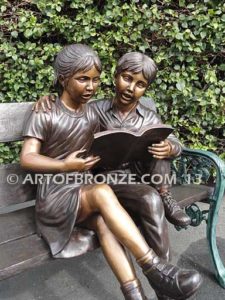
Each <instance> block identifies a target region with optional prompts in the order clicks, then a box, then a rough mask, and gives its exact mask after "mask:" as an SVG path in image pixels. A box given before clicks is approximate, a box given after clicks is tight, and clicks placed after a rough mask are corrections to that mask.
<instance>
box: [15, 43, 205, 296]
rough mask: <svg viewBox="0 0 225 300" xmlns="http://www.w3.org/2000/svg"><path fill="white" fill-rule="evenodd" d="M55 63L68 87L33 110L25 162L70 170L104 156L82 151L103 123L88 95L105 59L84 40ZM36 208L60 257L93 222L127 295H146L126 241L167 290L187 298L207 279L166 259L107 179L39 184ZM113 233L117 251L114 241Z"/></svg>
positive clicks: (59, 78)
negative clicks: (75, 233)
mask: <svg viewBox="0 0 225 300" xmlns="http://www.w3.org/2000/svg"><path fill="white" fill-rule="evenodd" d="M55 68H56V71H57V72H56V74H57V83H58V84H60V86H61V88H62V94H61V95H60V99H57V101H56V103H55V105H54V107H53V109H52V111H51V113H50V114H49V115H48V116H47V115H46V114H44V113H41V114H35V113H33V114H31V116H30V119H29V120H28V122H27V123H26V126H25V130H24V136H25V137H26V139H25V142H24V146H23V150H22V154H21V164H22V166H23V167H25V168H27V169H31V170H34V171H36V172H37V171H42V172H50V173H62V172H63V173H65V174H64V175H65V176H66V172H86V171H88V170H89V169H90V168H91V167H93V166H94V164H95V163H96V162H97V161H98V160H99V157H92V156H90V157H87V158H85V159H84V158H77V156H78V154H80V153H81V151H83V150H81V149H84V148H85V149H88V147H90V143H91V141H92V138H93V132H94V131H96V130H98V121H97V113H96V111H95V110H93V109H92V108H91V106H87V105H85V104H84V103H85V102H87V101H88V100H89V99H90V98H91V96H92V95H93V94H94V92H95V90H96V88H97V85H98V81H99V75H100V70H101V67H100V61H99V59H98V57H97V56H96V54H94V52H93V51H92V50H91V49H90V48H88V47H87V46H84V45H79V44H78V45H71V46H68V47H65V48H64V49H63V50H62V51H61V52H60V53H59V55H58V56H57V59H56V64H55ZM142 76H143V75H142ZM143 78H144V77H143ZM144 81H146V80H145V79H144ZM144 81H143V82H144ZM145 89H146V87H144V90H145ZM125 98H129V97H126V96H125ZM125 100H126V99H125ZM68 137H70V139H69V142H68ZM36 216H37V224H38V229H39V231H40V233H41V235H42V236H43V238H44V239H45V240H46V241H47V242H48V244H49V246H50V248H51V251H52V254H53V256H55V257H57V256H58V255H59V257H60V253H63V251H64V253H63V254H66V253H65V252H66V250H67V249H69V248H70V247H69V244H72V245H74V246H75V243H74V241H72V240H70V237H71V232H72V228H73V226H74V225H75V224H82V225H83V226H85V227H87V228H91V229H94V230H95V231H96V232H97V234H98V237H99V240H100V243H101V246H102V249H103V252H104V254H105V256H106V258H107V260H108V262H109V264H110V266H111V268H112V270H113V271H114V273H115V274H116V276H117V278H118V279H119V281H120V283H121V286H122V290H123V292H124V295H125V298H126V299H145V296H144V295H143V291H142V290H141V287H140V285H139V283H138V282H137V279H136V278H135V274H134V273H133V268H132V266H131V265H130V263H129V261H128V260H127V258H126V255H125V252H124V250H123V247H122V246H121V244H123V245H124V246H126V247H127V248H128V250H129V251H130V252H131V253H132V254H133V255H134V257H135V258H136V260H137V262H138V263H139V265H140V266H141V267H142V269H143V271H144V273H145V275H146V277H147V278H148V280H149V282H150V284H151V285H152V286H153V288H154V289H155V290H156V292H157V291H159V289H160V290H161V292H162V294H163V295H165V297H167V296H168V297H172V298H174V299H186V298H187V297H189V296H190V295H192V294H193V293H194V292H195V291H196V290H197V289H198V287H199V285H200V283H201V277H200V275H199V274H198V273H197V272H195V271H187V270H181V269H179V268H177V267H175V266H173V265H170V264H167V263H165V264H163V263H162V262H161V261H160V258H159V257H158V256H157V255H156V254H155V253H154V251H153V250H151V249H150V248H149V246H148V244H147V243H146V242H145V241H144V239H143V238H142V236H141V235H140V233H139V231H138V229H137V228H136V226H135V224H134V223H133V221H132V220H131V218H130V217H129V215H128V214H127V213H126V211H125V210H124V209H123V208H122V207H121V205H120V204H119V202H118V200H117V198H116V197H115V195H114V194H113V192H112V190H111V189H110V188H109V187H108V186H107V185H105V184H102V185H77V184H74V183H72V184H67V185H65V184H62V185H56V184H54V183H53V182H50V185H46V184H45V183H44V184H43V185H39V187H38V194H37V205H36ZM109 240H110V244H111V245H112V244H113V245H114V248H115V249H116V250H117V251H116V253H115V251H112V248H111V247H109ZM118 241H120V243H121V244H120V243H119V242H118ZM115 254H116V255H115ZM61 257H62V256H61ZM132 293H133V296H132V295H131V294H132ZM163 297H164V296H163Z"/></svg>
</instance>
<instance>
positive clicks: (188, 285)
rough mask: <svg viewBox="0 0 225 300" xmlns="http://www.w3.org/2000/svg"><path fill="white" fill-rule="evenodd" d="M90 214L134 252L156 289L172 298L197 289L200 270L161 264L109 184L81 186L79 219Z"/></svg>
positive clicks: (177, 297) (186, 294)
mask: <svg viewBox="0 0 225 300" xmlns="http://www.w3.org/2000/svg"><path fill="white" fill-rule="evenodd" d="M93 213H99V214H100V215H101V216H102V217H103V219H104V221H105V223H106V224H107V226H108V228H109V229H110V231H112V233H113V234H114V235H115V237H116V238H117V239H118V240H119V241H120V242H121V243H122V244H123V245H124V246H126V247H127V248H128V249H129V251H130V252H131V253H132V254H133V255H134V257H135V258H136V259H137V261H138V263H139V265H140V266H141V267H142V269H143V271H144V274H145V275H146V277H147V278H148V280H149V282H150V284H151V285H152V286H153V288H154V289H155V290H156V291H157V290H160V291H161V293H162V294H164V295H166V296H168V297H171V298H173V299H186V298H187V297H190V296H191V295H192V294H194V293H195V292H196V290H197V289H198V287H199V286H200V284H201V277H200V275H199V273H198V272H196V271H189V270H182V269H180V268H178V267H175V266H173V265H171V264H166V263H165V264H163V263H161V262H160V259H159V257H158V256H157V255H156V254H155V253H154V251H153V250H152V249H150V248H149V247H148V245H147V243H146V242H145V240H144V239H143V237H142V236H141V234H140V232H139V230H138V229H137V227H136V225H135V224H134V222H133V221H132V219H131V218H130V216H129V215H128V214H127V212H126V211H125V210H124V209H123V207H122V206H121V205H120V204H119V202H118V200H117V198H116V197H115V194H114V193H113V192H112V190H111V189H110V187H109V186H107V185H105V184H101V185H95V186H85V187H84V188H83V190H82V193H81V212H80V215H79V221H82V220H85V219H87V218H88V217H89V216H91V215H92V214H93Z"/></svg>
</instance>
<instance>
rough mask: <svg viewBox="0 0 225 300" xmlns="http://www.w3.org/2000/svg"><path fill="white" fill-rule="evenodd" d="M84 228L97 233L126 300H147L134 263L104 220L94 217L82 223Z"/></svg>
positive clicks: (98, 216) (97, 216)
mask: <svg viewBox="0 0 225 300" xmlns="http://www.w3.org/2000/svg"><path fill="white" fill-rule="evenodd" d="M82 226H85V227H86V228H88V229H92V230H94V231H95V232H96V233H97V235H98V239H99V242H100V245H101V249H102V251H103V254H104V256H105V258H106V260H107V262H108V264H109V265H110V267H111V269H112V271H113V273H114V274H115V276H116V277H117V279H118V281H119V282H120V285H121V290H122V292H123V294H124V297H125V299H127V300H128V299H129V300H146V299H147V298H146V297H145V295H144V291H143V289H142V286H141V284H140V282H139V280H138V279H137V277H136V273H135V270H134V267H133V264H132V262H131V261H130V260H129V258H128V257H127V254H126V252H125V249H124V248H123V246H122V245H121V244H120V243H119V242H118V240H117V239H116V238H115V236H114V235H113V234H112V232H111V231H110V230H109V228H108V227H107V225H106V224H105V222H104V219H103V218H102V217H101V216H100V215H94V216H92V217H90V218H89V219H88V220H86V221H85V222H84V223H82Z"/></svg>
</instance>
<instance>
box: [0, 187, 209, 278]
mask: <svg viewBox="0 0 225 300" xmlns="http://www.w3.org/2000/svg"><path fill="white" fill-rule="evenodd" d="M172 192H173V194H174V197H175V199H176V200H177V201H179V202H180V203H181V205H182V207H185V206H186V205H187V204H188V205H190V204H192V203H193V202H196V201H201V200H205V199H207V197H209V195H210V194H211V193H212V189H211V188H209V187H207V186H200V185H186V186H174V187H173V188H172ZM34 220H35V218H34V206H33V207H27V208H24V209H20V210H17V211H13V212H10V213H7V214H2V215H0V253H1V259H0V280H2V279H6V278H8V277H11V276H12V275H15V274H18V273H20V272H22V271H24V270H26V269H28V268H30V267H33V266H37V265H40V264H42V263H43V262H44V261H46V260H50V259H51V255H50V252H49V248H48V246H47V245H46V243H45V242H44V241H43V240H42V239H41V238H40V237H38V235H37V234H36V227H35V221H34ZM73 234H75V235H76V240H77V243H78V244H77V247H76V248H77V256H79V255H82V254H83V253H85V252H86V251H88V250H93V249H95V248H97V247H98V243H97V242H96V239H97V238H96V236H95V234H94V233H93V232H91V231H89V230H85V229H83V228H79V227H76V229H75V231H74V233H73Z"/></svg>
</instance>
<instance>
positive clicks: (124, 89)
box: [115, 71, 148, 107]
mask: <svg viewBox="0 0 225 300" xmlns="http://www.w3.org/2000/svg"><path fill="white" fill-rule="evenodd" d="M115 83H116V103H117V104H119V105H121V106H125V107H126V106H127V107H130V106H133V105H134V104H135V103H137V102H138V100H139V99H140V98H141V97H142V96H143V95H144V93H145V91H146V89H147V87H148V81H147V80H146V79H145V78H144V76H143V74H142V72H140V73H133V72H130V71H123V72H121V73H120V74H118V75H117V76H116V82H115Z"/></svg>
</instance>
